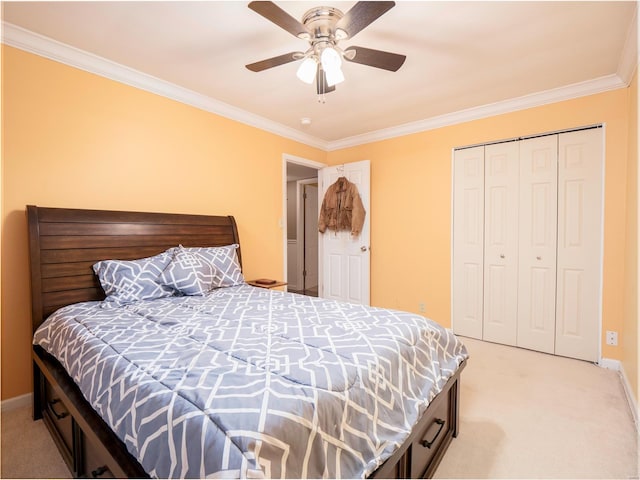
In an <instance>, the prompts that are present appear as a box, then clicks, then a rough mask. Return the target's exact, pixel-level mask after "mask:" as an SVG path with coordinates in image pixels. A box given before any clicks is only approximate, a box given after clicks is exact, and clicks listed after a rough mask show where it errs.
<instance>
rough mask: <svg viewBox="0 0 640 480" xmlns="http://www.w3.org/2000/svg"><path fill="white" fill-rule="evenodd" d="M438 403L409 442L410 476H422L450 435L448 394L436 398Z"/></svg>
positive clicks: (451, 431) (451, 428) (451, 430)
mask: <svg viewBox="0 0 640 480" xmlns="http://www.w3.org/2000/svg"><path fill="white" fill-rule="evenodd" d="M437 401H438V404H437V405H434V407H435V408H434V411H433V412H432V414H431V415H430V416H429V419H428V420H427V422H426V426H425V427H424V428H423V429H422V430H421V431H420V432H419V434H418V436H417V437H416V439H415V440H414V441H413V443H412V444H411V478H424V477H425V473H427V470H428V469H429V466H430V465H431V462H432V461H433V459H434V457H435V455H436V453H437V452H438V450H439V448H440V446H441V445H442V442H444V441H445V439H446V438H447V436H449V437H451V435H452V433H453V427H452V425H451V417H450V407H451V402H450V396H449V395H445V396H444V397H443V398H441V397H438V398H437Z"/></svg>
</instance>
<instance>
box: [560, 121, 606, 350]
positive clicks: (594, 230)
mask: <svg viewBox="0 0 640 480" xmlns="http://www.w3.org/2000/svg"><path fill="white" fill-rule="evenodd" d="M558 163H559V168H558V267H557V268H558V279H557V282H558V291H557V306H556V354H557V355H563V356H567V357H572V358H579V359H582V360H588V361H597V360H598V356H599V337H600V333H599V330H600V308H601V307H600V279H601V276H602V275H601V264H602V259H601V256H602V253H601V249H602V188H603V187H602V179H603V139H602V129H600V128H598V129H591V130H581V131H577V132H569V133H563V134H560V135H559V158H558Z"/></svg>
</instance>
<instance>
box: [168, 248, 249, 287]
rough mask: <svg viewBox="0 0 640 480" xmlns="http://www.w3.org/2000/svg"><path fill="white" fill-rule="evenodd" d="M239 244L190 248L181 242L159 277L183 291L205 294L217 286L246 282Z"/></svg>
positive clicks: (169, 285)
mask: <svg viewBox="0 0 640 480" xmlns="http://www.w3.org/2000/svg"><path fill="white" fill-rule="evenodd" d="M237 248H238V245H237V244H233V245H227V246H224V247H190V248H185V247H183V246H182V245H180V246H179V247H178V249H177V250H176V253H175V256H174V257H173V260H172V261H171V263H170V264H169V265H168V266H167V268H166V269H165V271H164V272H162V275H161V276H160V281H162V283H164V285H166V286H168V287H171V288H174V289H176V290H178V291H179V292H180V293H183V294H184V295H204V294H205V293H207V292H209V291H211V290H213V289H214V288H220V287H231V286H233V285H239V284H241V283H244V277H243V276H242V271H241V270H240V265H239V264H238V257H237V256H236V249H237Z"/></svg>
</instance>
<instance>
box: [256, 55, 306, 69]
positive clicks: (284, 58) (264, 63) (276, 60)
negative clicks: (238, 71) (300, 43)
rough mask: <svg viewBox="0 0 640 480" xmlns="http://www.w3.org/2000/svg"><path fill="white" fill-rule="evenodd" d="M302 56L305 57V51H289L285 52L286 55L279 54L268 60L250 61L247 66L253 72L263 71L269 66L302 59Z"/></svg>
mask: <svg viewBox="0 0 640 480" xmlns="http://www.w3.org/2000/svg"><path fill="white" fill-rule="evenodd" d="M302 57H304V53H302V52H289V53H285V54H284V55H278V56H277V57H272V58H267V59H266V60H261V61H259V62H255V63H250V64H249V65H246V67H247V68H248V69H249V70H251V71H252V72H261V71H263V70H266V69H268V68H273V67H277V66H279V65H284V64H285V63H290V62H294V61H296V60H300V59H301V58H302Z"/></svg>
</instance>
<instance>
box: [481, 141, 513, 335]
mask: <svg viewBox="0 0 640 480" xmlns="http://www.w3.org/2000/svg"><path fill="white" fill-rule="evenodd" d="M484 156H485V159H484V162H485V164H484V166H485V176H484V205H485V214H484V216H485V222H484V227H485V230H484V325H483V331H482V338H483V339H484V340H488V341H490V342H498V343H503V344H505V345H515V344H516V332H517V316H518V298H517V297H518V179H519V168H518V167H519V161H518V160H519V159H518V157H519V146H518V142H506V143H498V144H494V145H487V146H485V154H484Z"/></svg>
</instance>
